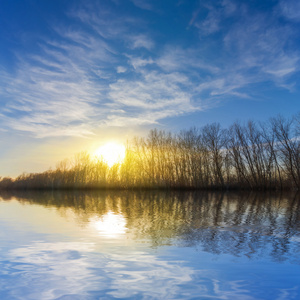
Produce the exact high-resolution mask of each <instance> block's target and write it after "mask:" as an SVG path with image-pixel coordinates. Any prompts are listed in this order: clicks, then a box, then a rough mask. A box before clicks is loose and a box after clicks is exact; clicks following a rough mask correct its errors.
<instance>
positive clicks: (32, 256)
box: [0, 192, 300, 300]
mask: <svg viewBox="0 0 300 300" xmlns="http://www.w3.org/2000/svg"><path fill="white" fill-rule="evenodd" d="M0 226H1V231H0V241H1V244H0V299H39V300H40V299H72V300H73V299H272V300H273V299H300V198H299V195H297V194H292V193H290V194H254V193H250V194H249V193H225V194H224V193H188V192H180V193H179V192H176V193H175V192H172V193H171V192H169V193H165V192H94V193H79V192H78V193H72V192H65V193H58V192H56V193H29V192H27V193H20V194H14V195H12V194H1V197H0Z"/></svg>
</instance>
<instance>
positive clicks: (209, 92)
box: [0, 0, 300, 138]
mask: <svg viewBox="0 0 300 300" xmlns="http://www.w3.org/2000/svg"><path fill="white" fill-rule="evenodd" d="M132 1H133V3H134V5H136V6H138V7H140V8H142V9H146V10H150V9H151V10H152V9H153V6H154V4H153V3H152V2H150V1H142V0H132ZM297 3H298V2H296V1H292V0H289V1H280V2H278V4H277V5H274V9H273V10H271V11H268V12H267V11H263V10H259V9H253V8H250V7H249V6H247V3H244V4H241V3H240V2H238V1H233V0H223V1H220V2H217V3H215V2H214V1H205V3H204V4H201V5H200V4H199V7H197V8H196V9H195V11H194V12H192V11H191V12H190V19H189V20H187V23H186V24H185V25H186V26H188V27H187V28H185V30H186V31H185V34H187V35H188V34H194V33H195V32H198V33H199V34H198V39H196V40H195V39H193V40H192V42H190V41H188V40H187V41H186V43H182V44H176V43H175V42H174V40H168V39H166V41H165V42H164V43H161V42H159V41H158V39H155V36H154V35H151V34H150V32H151V31H150V30H149V28H147V26H145V25H146V21H145V22H144V21H143V20H141V19H140V18H138V17H136V16H135V15H130V14H126V15H121V13H120V11H118V10H117V9H118V7H119V6H118V3H117V2H116V3H112V6H105V5H104V4H103V5H102V3H98V2H97V4H95V3H92V2H89V3H88V4H84V5H83V4H82V6H80V7H73V8H72V9H71V10H70V12H69V13H68V14H67V16H68V18H69V20H71V21H74V24H75V25H69V23H67V24H68V25H65V24H63V23H60V24H58V25H54V24H53V26H52V30H53V32H54V33H53V35H52V36H51V38H50V37H44V38H43V39H40V40H39V44H37V47H36V49H35V51H34V53H33V52H26V53H20V52H16V55H17V63H16V66H15V69H14V70H13V71H10V72H8V71H7V70H6V71H5V70H4V69H2V70H1V71H0V79H1V82H2V83H1V84H0V93H1V97H2V105H1V112H0V113H1V121H0V122H1V123H0V124H1V128H2V130H8V129H13V130H17V131H26V132H29V133H30V134H31V135H33V136H35V137H40V138H42V137H49V136H64V135H69V136H74V135H77V136H89V135H93V134H94V132H95V131H96V130H97V129H99V128H100V127H103V126H132V125H139V124H157V123H159V122H161V121H162V120H163V119H164V118H168V117H173V116H177V115H184V114H189V113H192V112H195V111H199V110H202V109H204V108H206V109H207V108H209V107H213V106H214V105H215V103H216V102H219V101H222V99H225V98H226V97H229V96H230V97H231V96H234V97H240V98H245V97H251V96H252V94H253V93H252V92H251V91H250V90H249V86H250V85H253V84H259V83H262V82H270V83H272V84H274V85H275V86H277V87H281V88H284V89H289V90H290V89H291V87H292V86H293V81H294V80H295V75H296V74H298V72H299V70H300V64H299V62H300V53H299V51H298V48H297V47H296V45H295V44H294V43H293V40H294V39H295V38H296V37H297V35H298V34H299V29H298V28H297V27H296V26H295V24H296V23H295V22H298V15H297V12H298V10H297V9H296V8H297V7H298V6H297V5H299V4H297ZM292 8H293V9H292ZM143 13H148V14H150V12H143ZM152 13H153V12H151V14H152ZM283 16H284V17H285V18H286V19H288V20H289V21H288V22H286V23H284V24H283V23H282V22H280V20H279V19H280V18H282V17H283ZM143 22H144V23H143ZM70 24H73V23H72V22H71V23H70ZM140 24H143V26H144V27H143V26H142V27H141V28H140V27H139V26H137V25H140ZM196 36H197V35H196ZM159 39H161V37H160V38H159Z"/></svg>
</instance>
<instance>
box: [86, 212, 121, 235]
mask: <svg viewBox="0 0 300 300" xmlns="http://www.w3.org/2000/svg"><path fill="white" fill-rule="evenodd" d="M89 226H90V227H91V228H95V229H96V230H97V231H98V233H99V235H103V236H107V237H108V238H118V237H120V236H121V235H124V234H125V233H126V220H125V218H124V217H123V216H122V215H121V214H115V213H113V212H112V211H109V212H107V213H106V214H105V215H103V216H101V217H92V218H90V220H89Z"/></svg>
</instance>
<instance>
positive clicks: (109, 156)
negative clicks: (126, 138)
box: [94, 142, 126, 167]
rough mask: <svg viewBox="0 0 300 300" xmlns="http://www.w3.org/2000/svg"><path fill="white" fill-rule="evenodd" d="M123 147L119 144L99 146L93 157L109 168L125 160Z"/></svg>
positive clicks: (112, 143)
mask: <svg viewBox="0 0 300 300" xmlns="http://www.w3.org/2000/svg"><path fill="white" fill-rule="evenodd" d="M125 150H126V149H125V146H124V145H122V144H119V143H115V142H111V143H107V144H105V145H104V146H101V147H100V148H98V149H97V150H96V151H95V153H94V154H95V156H96V157H97V158H99V159H103V160H104V161H105V162H106V163H107V164H108V166H109V167H111V166H113V165H114V164H116V163H122V162H123V160H124V158H125Z"/></svg>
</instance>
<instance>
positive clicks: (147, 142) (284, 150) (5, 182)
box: [0, 113, 300, 190]
mask: <svg viewBox="0 0 300 300" xmlns="http://www.w3.org/2000/svg"><path fill="white" fill-rule="evenodd" d="M0 188H1V189H104V188H115V189H118V188H119V189H135V188H150V189H152V188H170V189H251V190H267V189H299V188H300V113H298V114H297V115H295V116H293V117H292V118H285V117H282V116H277V117H274V118H271V119H270V120H269V121H267V122H265V123H259V124H258V123H255V122H254V121H251V120H250V121H248V122H247V123H244V124H242V123H240V122H235V123H233V124H232V125H231V126H229V128H222V127H221V125H220V124H219V123H212V124H208V125H206V126H204V127H202V128H196V127H193V128H191V129H189V130H182V131H181V132H179V133H172V132H167V131H164V130H158V129H153V130H150V132H149V134H148V136H147V137H136V138H134V139H133V140H132V141H131V142H130V143H128V145H127V148H126V155H125V159H124V161H123V162H122V163H118V164H115V165H113V166H112V167H109V166H108V165H107V164H106V163H105V161H104V160H103V159H100V158H97V159H96V158H94V157H92V156H91V155H90V154H89V153H88V152H82V153H79V154H77V155H76V156H75V157H74V158H72V159H66V160H64V161H62V162H60V163H59V164H58V165H57V167H56V168H55V169H54V170H48V171H45V172H43V173H30V174H22V175H20V176H18V177H17V178H15V179H12V178H9V177H4V178H1V180H0Z"/></svg>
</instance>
